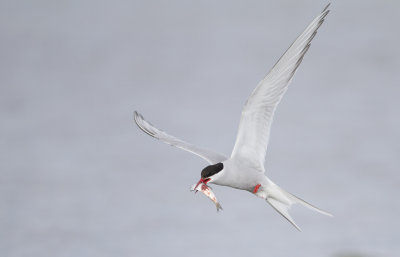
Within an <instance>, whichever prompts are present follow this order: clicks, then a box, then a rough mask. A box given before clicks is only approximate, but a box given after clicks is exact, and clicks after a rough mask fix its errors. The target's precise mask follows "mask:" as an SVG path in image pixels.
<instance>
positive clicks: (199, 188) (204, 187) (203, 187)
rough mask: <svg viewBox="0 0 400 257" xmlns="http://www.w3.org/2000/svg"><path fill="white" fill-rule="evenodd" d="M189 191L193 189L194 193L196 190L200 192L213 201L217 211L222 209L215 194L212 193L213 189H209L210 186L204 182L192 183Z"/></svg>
mask: <svg viewBox="0 0 400 257" xmlns="http://www.w3.org/2000/svg"><path fill="white" fill-rule="evenodd" d="M191 191H195V193H197V191H200V192H202V193H203V194H205V195H206V196H207V197H208V198H210V200H211V201H213V202H214V204H215V207H217V211H219V210H223V209H222V206H221V204H220V203H219V202H218V200H217V197H215V194H214V193H213V191H211V188H210V187H208V186H207V185H206V184H204V183H198V184H196V185H193V186H192V188H191Z"/></svg>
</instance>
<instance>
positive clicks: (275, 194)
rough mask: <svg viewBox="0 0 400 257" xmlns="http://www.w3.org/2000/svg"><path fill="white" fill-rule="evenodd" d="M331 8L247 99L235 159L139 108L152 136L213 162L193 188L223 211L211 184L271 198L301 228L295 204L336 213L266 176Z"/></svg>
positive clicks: (143, 124)
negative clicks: (280, 119)
mask: <svg viewBox="0 0 400 257" xmlns="http://www.w3.org/2000/svg"><path fill="white" fill-rule="evenodd" d="M328 7H329V4H328V5H327V6H326V7H325V8H324V10H323V11H322V12H321V13H320V14H319V15H318V16H317V17H316V18H315V19H314V20H313V21H312V22H311V23H310V25H308V27H307V28H306V29H305V30H304V31H303V32H302V33H301V34H300V36H298V37H297V39H296V40H295V41H294V42H293V43H292V44H291V46H290V47H289V48H288V49H287V50H286V52H285V53H284V54H283V55H282V56H281V58H280V59H279V60H278V62H277V63H276V64H275V65H274V66H273V68H272V69H271V70H270V72H269V73H268V74H267V75H266V76H265V77H264V79H263V80H261V82H260V83H259V84H258V85H257V87H256V88H255V89H254V91H253V92H252V93H251V95H250V97H249V98H248V99H247V101H246V103H245V105H244V107H243V110H242V114H241V118H240V124H239V130H238V133H237V138H236V142H235V146H234V148H233V151H232V154H231V156H230V157H227V156H225V155H223V154H220V153H216V152H213V151H209V150H206V149H204V148H200V147H197V146H194V145H192V144H190V143H187V142H185V141H183V140H181V139H178V138H176V137H174V136H171V135H169V134H167V133H166V132H164V131H162V130H159V129H157V128H156V127H154V126H153V125H152V124H151V123H149V122H147V121H146V120H144V118H143V116H142V115H141V114H139V113H138V112H136V111H135V112H134V120H135V122H136V124H137V125H138V127H139V128H140V129H141V130H143V131H144V132H145V133H146V134H148V135H150V136H152V137H154V138H157V139H159V140H161V141H163V142H165V143H167V144H169V145H173V146H175V147H178V148H180V149H183V150H185V151H188V152H191V153H193V154H195V155H198V156H200V157H201V158H203V159H205V160H206V161H207V162H208V163H209V166H207V167H205V168H204V169H203V170H202V171H201V178H200V180H199V182H198V183H197V184H196V185H195V186H193V187H192V189H193V190H196V191H197V190H200V191H202V192H204V193H205V194H206V193H207V195H208V197H210V199H212V200H213V201H214V203H215V204H216V206H217V209H220V205H219V203H218V202H217V200H216V198H215V196H214V195H213V194H212V191H211V190H209V188H208V187H207V184H209V183H212V184H215V185H220V186H228V187H232V188H236V189H240V190H246V191H249V192H251V193H252V194H254V195H256V196H258V197H260V198H262V199H264V200H266V201H267V202H268V203H269V204H270V205H271V206H272V207H273V208H274V209H275V210H276V211H278V212H279V213H280V214H281V215H282V216H283V217H284V218H286V219H287V220H288V221H289V222H290V223H291V224H292V225H293V226H294V227H296V228H297V229H298V230H300V228H299V227H298V226H297V225H296V223H295V222H294V220H293V218H292V217H291V216H290V214H289V209H290V207H291V206H292V205H293V204H301V205H304V206H306V207H308V208H310V209H312V210H314V211H317V212H319V213H322V214H325V215H328V216H332V215H331V214H329V213H328V212H325V211H323V210H321V209H319V208H317V207H315V206H313V205H311V204H309V203H307V202H305V201H304V200H302V199H300V198H298V197H296V196H294V195H293V194H291V193H289V192H287V191H285V190H284V189H282V188H280V187H279V186H278V185H276V184H275V183H274V182H272V181H271V180H270V179H269V178H268V177H267V176H266V175H265V168H264V161H265V155H266V152H267V145H268V140H269V136H270V128H271V124H272V119H273V116H274V112H275V109H276V107H277V105H278V104H279V102H280V100H281V98H282V96H283V95H284V93H285V92H286V90H287V88H288V85H289V83H290V82H291V80H292V78H293V75H294V73H295V72H296V70H297V68H298V67H299V65H300V63H301V62H302V60H303V57H304V55H305V54H306V52H307V51H308V49H309V48H310V44H311V41H312V39H313V38H314V36H315V34H316V33H317V30H318V28H319V27H320V26H321V25H322V23H323V22H324V19H325V17H326V16H327V14H328V13H329V10H328ZM199 186H200V187H199Z"/></svg>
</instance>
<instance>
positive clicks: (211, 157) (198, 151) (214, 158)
mask: <svg viewBox="0 0 400 257" xmlns="http://www.w3.org/2000/svg"><path fill="white" fill-rule="evenodd" d="M133 117H134V119H135V122H136V124H137V125H138V127H139V128H140V129H141V130H143V132H145V133H146V134H148V135H150V136H152V137H154V138H157V139H159V140H161V141H163V142H164V143H167V144H169V145H173V146H176V147H178V148H180V149H183V150H185V151H188V152H191V153H193V154H195V155H198V156H200V157H201V158H203V159H205V160H206V161H207V162H209V163H210V164H216V163H218V162H223V161H225V160H227V159H228V157H226V156H224V155H222V154H219V153H214V152H212V151H209V150H206V149H202V148H200V147H197V146H194V145H192V144H189V143H186V142H185V141H182V140H180V139H178V138H176V137H173V136H171V135H168V134H167V133H165V132H164V131H161V130H159V129H158V128H156V127H154V126H153V125H151V124H150V123H149V122H147V121H146V120H145V119H144V118H143V116H142V115H141V114H139V113H138V112H136V111H135V112H134V115H133Z"/></svg>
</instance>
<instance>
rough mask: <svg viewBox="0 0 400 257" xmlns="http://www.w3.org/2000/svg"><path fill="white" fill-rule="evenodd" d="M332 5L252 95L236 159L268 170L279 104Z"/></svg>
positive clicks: (306, 31) (246, 105) (241, 125)
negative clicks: (271, 135) (276, 111)
mask: <svg viewBox="0 0 400 257" xmlns="http://www.w3.org/2000/svg"><path fill="white" fill-rule="evenodd" d="M328 7H329V5H327V6H326V7H325V9H324V10H323V11H322V13H321V14H320V15H318V16H317V17H316V18H315V19H314V20H313V21H312V22H311V24H310V25H309V26H308V27H307V28H306V29H305V30H304V32H303V33H301V35H300V36H299V37H298V38H297V39H296V40H295V41H294V42H293V43H292V45H291V46H290V47H289V48H288V49H287V50H286V52H285V53H284V54H283V55H282V57H281V58H280V59H279V61H278V62H277V63H276V64H275V66H274V67H273V68H272V69H271V71H270V72H269V73H268V75H267V76H266V77H265V78H264V79H263V80H262V81H261V82H260V83H259V84H258V86H257V87H256V88H255V89H254V91H253V93H252V94H251V95H250V97H249V99H248V100H247V102H246V104H245V106H244V108H243V111H242V116H241V118H240V125H239V131H238V134H237V138H236V143H235V146H234V148H233V152H232V156H231V157H232V158H233V159H237V160H240V161H241V162H245V163H246V164H247V165H250V166H252V167H254V168H256V169H258V170H259V171H261V172H264V160H265V154H266V151H267V145H268V139H269V134H270V128H271V123H272V118H273V116H274V112H275V109H276V106H277V105H278V104H279V102H280V100H281V98H282V96H283V94H284V93H285V92H286V89H287V87H288V85H289V83H290V81H291V79H292V77H293V75H294V73H295V72H296V70H297V68H298V67H299V65H300V63H301V61H302V60H303V57H304V55H305V53H306V52H307V50H308V48H309V47H310V43H311V40H312V39H313V38H314V36H315V34H316V33H317V30H318V28H319V27H320V26H321V24H322V23H323V22H324V18H325V16H326V15H327V14H328V12H329V10H328Z"/></svg>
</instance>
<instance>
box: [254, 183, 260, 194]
mask: <svg viewBox="0 0 400 257" xmlns="http://www.w3.org/2000/svg"><path fill="white" fill-rule="evenodd" d="M260 186H261V184H258V185H256V186H255V187H254V190H253V194H255V193H257V192H258V189H259V188H260Z"/></svg>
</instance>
